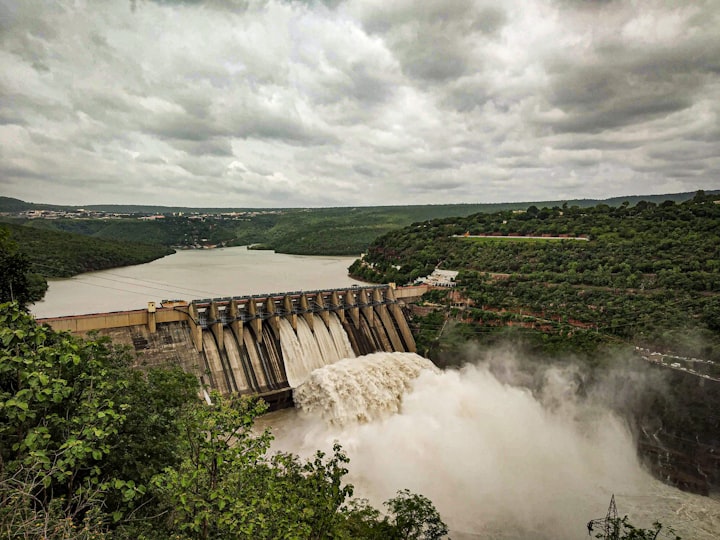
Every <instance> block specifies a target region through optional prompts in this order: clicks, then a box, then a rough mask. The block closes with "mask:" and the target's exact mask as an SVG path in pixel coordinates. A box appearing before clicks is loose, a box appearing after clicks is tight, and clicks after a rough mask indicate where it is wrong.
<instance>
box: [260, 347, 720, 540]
mask: <svg viewBox="0 0 720 540" xmlns="http://www.w3.org/2000/svg"><path fill="white" fill-rule="evenodd" d="M511 361H512V359H508V362H511ZM550 375H551V376H549V377H548V381H549V383H548V384H547V385H546V386H545V387H544V388H543V389H542V391H541V392H535V393H533V392H531V391H530V390H528V389H527V388H524V387H522V386H515V385H513V384H509V383H505V382H502V381H501V380H499V379H498V378H497V377H495V376H494V375H493V374H492V373H491V371H490V370H489V369H487V368H486V367H484V366H482V365H467V366H465V367H464V368H462V369H460V370H448V371H440V370H438V369H437V368H435V367H434V366H433V364H432V363H431V362H429V361H428V360H426V359H424V358H422V357H420V356H417V355H415V354H409V353H392V354H387V353H379V354H374V355H368V356H365V357H359V358H357V359H354V360H350V361H348V360H341V361H339V362H336V363H334V364H331V365H327V366H324V367H322V368H320V369H317V370H315V371H313V372H312V373H311V374H310V375H309V377H308V378H307V380H306V381H305V383H304V384H302V385H300V387H298V388H297V389H296V390H295V400H296V403H297V405H298V410H291V411H281V412H280V413H274V414H273V415H270V416H269V417H268V418H267V419H266V420H263V421H264V422H267V423H269V425H271V426H272V429H273V432H274V433H275V436H276V440H275V448H276V449H277V450H285V451H292V452H295V453H298V454H301V455H304V456H309V455H311V454H312V453H313V452H314V450H315V449H317V448H321V449H323V450H329V449H330V448H331V447H332V444H333V442H334V441H339V442H340V443H341V444H342V445H343V448H344V449H345V451H346V452H347V453H348V456H349V457H350V460H351V461H350V474H349V481H350V482H351V483H353V484H354V485H355V487H356V496H360V497H366V498H368V499H370V501H371V502H372V503H373V504H375V505H376V506H378V505H381V503H382V501H383V500H386V499H388V498H390V497H392V496H394V495H395V493H396V492H397V490H399V489H402V488H409V489H410V490H412V491H415V492H419V493H422V494H424V495H426V496H428V497H429V498H430V499H432V501H433V502H434V503H435V505H436V506H437V508H438V510H439V511H440V513H441V514H442V515H443V517H444V519H445V520H446V521H447V523H448V524H449V525H450V528H451V536H452V537H453V538H455V539H456V540H457V539H458V538H460V539H462V538H468V539H470V538H508V539H509V538H513V539H519V538H538V539H560V540H562V539H568V540H569V539H578V538H582V537H584V536H585V535H586V534H587V530H586V528H585V524H586V523H587V521H588V520H590V519H593V518H598V517H603V516H604V515H605V512H606V510H607V506H608V503H609V500H610V496H611V495H612V494H613V493H614V494H615V498H616V501H617V506H618V510H619V512H620V514H621V515H624V514H628V515H629V516H630V518H631V521H632V522H633V523H635V524H636V525H639V526H645V527H647V526H649V525H650V524H651V523H652V521H654V520H656V519H657V520H660V521H661V522H662V523H664V524H667V525H671V526H673V527H674V528H675V529H676V531H677V532H678V533H679V534H680V535H681V536H682V537H683V538H685V539H690V538H693V539H700V540H710V539H715V538H717V537H718V534H719V533H720V503H719V502H718V501H717V500H713V499H710V498H707V497H701V496H695V495H691V494H687V493H683V492H680V491H678V490H676V489H674V488H671V487H669V486H666V485H664V484H661V483H660V482H658V481H656V480H654V479H653V478H651V477H650V475H649V474H648V473H646V471H645V470H644V469H643V468H642V466H641V465H640V463H639V462H638V459H637V454H636V450H635V444H634V441H633V438H632V436H631V435H630V433H629V431H628V429H627V428H626V426H625V424H624V422H623V421H622V420H620V419H619V418H617V417H616V416H614V415H613V414H611V413H610V412H609V411H607V410H606V409H605V408H604V407H603V406H602V405H598V404H597V403H590V402H585V401H582V400H579V399H577V398H575V397H574V391H573V388H574V387H573V383H572V381H570V380H566V379H564V378H563V376H562V374H561V373H558V372H555V373H551V374H550ZM661 537H662V536H661Z"/></svg>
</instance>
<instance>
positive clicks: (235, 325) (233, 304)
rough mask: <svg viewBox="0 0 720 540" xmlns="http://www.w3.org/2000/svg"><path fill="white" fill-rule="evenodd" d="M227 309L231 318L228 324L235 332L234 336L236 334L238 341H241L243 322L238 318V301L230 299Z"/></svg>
mask: <svg viewBox="0 0 720 540" xmlns="http://www.w3.org/2000/svg"><path fill="white" fill-rule="evenodd" d="M228 309H229V310H230V311H229V312H228V313H229V315H230V318H231V319H232V322H230V326H231V328H232V329H233V332H235V336H237V339H238V341H241V340H242V336H243V322H242V319H240V306H239V305H238V301H237V300H230V305H229V306H228Z"/></svg>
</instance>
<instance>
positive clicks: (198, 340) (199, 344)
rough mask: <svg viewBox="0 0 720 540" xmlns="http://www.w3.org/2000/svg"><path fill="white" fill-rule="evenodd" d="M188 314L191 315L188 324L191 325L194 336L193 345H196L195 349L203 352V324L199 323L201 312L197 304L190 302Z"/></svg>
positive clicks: (191, 332) (192, 336) (191, 334)
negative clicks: (199, 312)
mask: <svg viewBox="0 0 720 540" xmlns="http://www.w3.org/2000/svg"><path fill="white" fill-rule="evenodd" d="M188 314H189V315H190V318H189V320H188V324H189V325H190V337H191V338H192V342H193V345H195V350H196V351H197V352H202V350H203V341H202V326H200V325H199V324H198V321H199V314H198V310H197V306H196V305H195V304H190V305H189V306H188Z"/></svg>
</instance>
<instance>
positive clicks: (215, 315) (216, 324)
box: [208, 302, 225, 351]
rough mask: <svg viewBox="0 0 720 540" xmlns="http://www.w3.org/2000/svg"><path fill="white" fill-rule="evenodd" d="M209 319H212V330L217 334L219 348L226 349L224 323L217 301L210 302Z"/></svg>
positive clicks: (220, 349)
mask: <svg viewBox="0 0 720 540" xmlns="http://www.w3.org/2000/svg"><path fill="white" fill-rule="evenodd" d="M208 319H209V321H208V322H210V321H212V323H211V324H210V331H211V332H212V333H213V335H214V336H215V342H216V343H217V346H218V350H219V351H222V350H224V349H225V341H224V340H223V325H222V322H221V321H220V310H219V309H218V305H217V303H216V302H210V307H208Z"/></svg>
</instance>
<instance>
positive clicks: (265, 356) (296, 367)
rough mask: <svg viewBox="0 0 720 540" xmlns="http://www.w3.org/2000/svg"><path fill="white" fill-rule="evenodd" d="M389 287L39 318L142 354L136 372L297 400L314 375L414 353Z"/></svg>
mask: <svg viewBox="0 0 720 540" xmlns="http://www.w3.org/2000/svg"><path fill="white" fill-rule="evenodd" d="M422 292H424V291H410V290H408V291H397V290H396V289H395V288H394V287H393V286H390V285H379V286H368V287H350V288H343V289H326V290H315V291H295V292H285V293H274V294H258V295H251V296H236V297H226V298H211V299H202V300H193V301H191V302H186V301H177V300H176V301H163V302H161V305H160V306H156V305H155V303H153V302H150V303H148V308H147V310H135V311H124V312H112V313H102V314H94V315H78V316H68V317H55V318H46V319H38V322H40V323H44V324H49V325H50V326H52V327H53V328H54V329H55V330H65V331H70V332H72V333H75V334H84V333H86V332H89V331H95V332H97V333H98V334H99V335H101V336H102V335H105V336H108V337H110V338H111V339H112V341H113V342H114V343H117V344H120V345H126V346H128V347H129V348H131V350H133V351H134V353H135V355H136V358H137V365H138V366H139V367H143V366H148V367H150V366H160V365H163V366H167V365H178V366H181V367H182V368H183V369H184V370H185V371H187V372H189V373H193V374H194V375H195V376H196V377H197V378H198V381H199V382H200V387H201V389H202V390H201V392H202V393H203V395H204V396H205V397H206V398H207V392H209V391H210V390H216V391H218V392H220V393H221V394H230V393H238V394H248V395H249V394H253V395H261V396H262V397H263V398H264V399H265V400H266V401H268V403H269V404H270V406H271V407H273V408H278V407H283V406H288V405H289V404H291V403H292V389H293V388H296V387H298V386H299V385H300V384H302V383H303V382H304V381H305V379H307V377H308V376H309V375H310V373H311V372H312V371H313V370H315V369H317V368H320V367H323V366H325V365H328V364H332V363H335V362H337V361H338V360H341V359H344V358H353V357H356V356H362V355H367V354H370V353H374V352H415V341H414V339H413V336H412V333H411V331H410V328H409V326H408V322H407V317H406V314H405V311H404V310H403V306H404V303H403V302H402V300H401V299H399V298H398V296H401V297H408V296H414V295H415V294H418V293H420V294H422Z"/></svg>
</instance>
